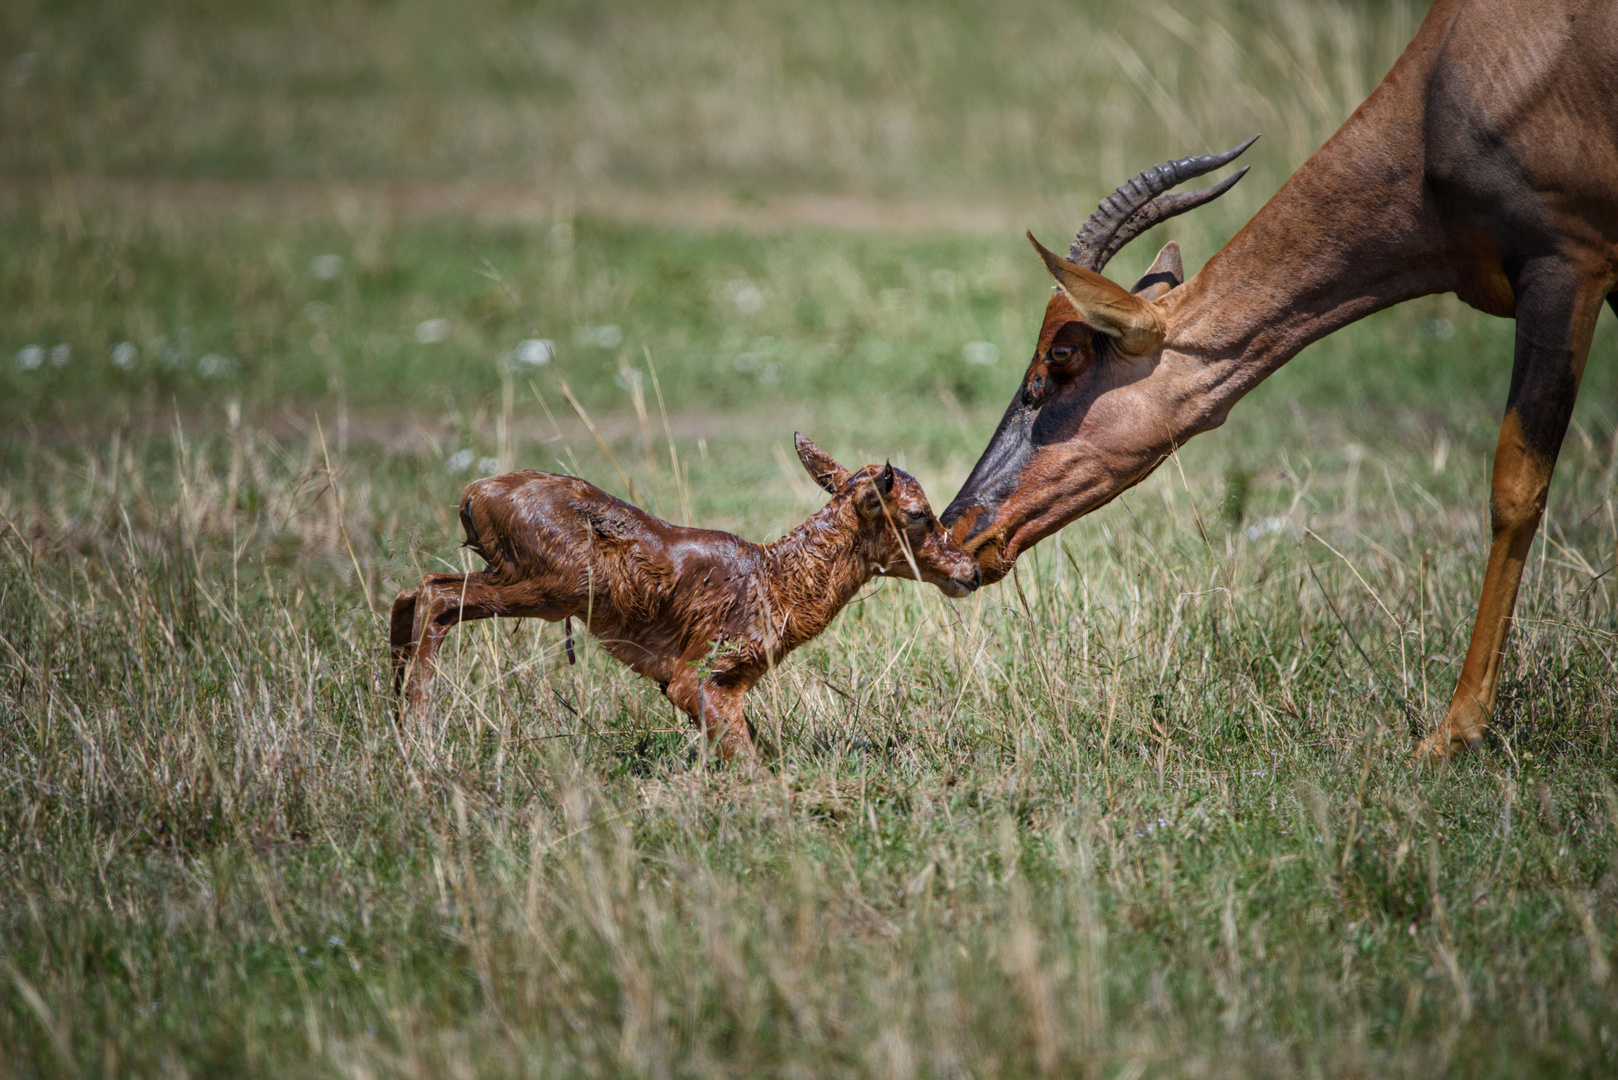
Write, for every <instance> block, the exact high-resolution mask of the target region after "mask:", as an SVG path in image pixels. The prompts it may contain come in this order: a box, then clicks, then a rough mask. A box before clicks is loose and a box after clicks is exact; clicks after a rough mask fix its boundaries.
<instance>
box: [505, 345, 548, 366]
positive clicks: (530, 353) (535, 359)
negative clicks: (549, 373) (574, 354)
mask: <svg viewBox="0 0 1618 1080" xmlns="http://www.w3.org/2000/svg"><path fill="white" fill-rule="evenodd" d="M507 359H508V360H509V361H510V363H511V366H512V367H523V366H526V367H544V366H545V365H546V364H548V363H550V362H551V361H552V360H554V359H556V342H554V341H552V340H551V339H550V338H529V339H527V340H526V341H519V342H518V343H517V347H516V348H515V349H512V350H511V355H510V356H509V357H507Z"/></svg>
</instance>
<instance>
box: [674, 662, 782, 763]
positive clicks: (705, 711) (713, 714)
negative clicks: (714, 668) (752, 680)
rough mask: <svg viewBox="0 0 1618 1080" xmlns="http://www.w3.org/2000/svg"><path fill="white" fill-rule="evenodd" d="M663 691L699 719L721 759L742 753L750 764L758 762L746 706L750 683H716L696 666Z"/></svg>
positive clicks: (677, 677) (676, 704)
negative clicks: (719, 684)
mask: <svg viewBox="0 0 1618 1080" xmlns="http://www.w3.org/2000/svg"><path fill="white" fill-rule="evenodd" d="M663 692H664V693H665V694H667V695H668V699H669V700H670V701H672V702H674V707H675V708H677V709H679V710H680V711H681V712H683V713H685V714H686V715H687V716H689V717H691V719H693V720H695V721H696V722H697V726H698V727H700V728H701V729H702V733H703V735H704V736H705V737H706V738H707V740H708V745H709V746H711V747H713V749H714V752H715V753H717V754H718V755H719V760H721V761H730V760H732V759H733V758H736V757H740V758H741V759H742V760H743V761H746V762H747V763H749V764H757V763H758V750H757V748H756V747H754V745H753V737H752V736H751V735H750V734H748V731H747V717H746V714H745V712H744V710H743V699H744V698H745V697H746V696H747V688H746V687H735V686H716V685H714V683H713V682H712V681H711V680H708V679H702V678H699V677H698V675H697V673H696V671H695V670H692V669H687V670H686V671H684V672H681V673H680V674H679V675H677V676H676V677H675V678H674V679H673V680H671V681H670V682H669V684H668V686H667V687H666V688H665V689H664V691H663Z"/></svg>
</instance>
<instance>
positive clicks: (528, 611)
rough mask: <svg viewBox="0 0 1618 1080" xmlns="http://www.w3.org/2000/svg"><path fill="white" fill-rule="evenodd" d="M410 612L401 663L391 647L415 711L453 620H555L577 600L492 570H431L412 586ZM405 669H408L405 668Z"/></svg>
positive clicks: (397, 611)
mask: <svg viewBox="0 0 1618 1080" xmlns="http://www.w3.org/2000/svg"><path fill="white" fill-rule="evenodd" d="M415 592H416V593H417V596H416V598H415V604H414V607H415V611H414V617H413V619H412V626H411V630H410V634H409V639H408V642H409V643H408V645H407V646H406V649H407V650H409V651H410V652H411V653H412V654H413V655H407V656H406V658H405V660H404V661H403V666H402V667H400V666H398V665H399V664H400V661H399V660H398V659H397V657H398V655H399V653H398V652H395V658H396V659H395V665H396V667H395V671H396V673H397V675H396V677H397V678H399V679H401V680H403V681H404V684H405V699H406V702H407V703H408V705H409V707H410V709H412V710H413V711H417V712H419V711H420V710H421V708H422V706H423V705H424V704H425V703H426V700H427V697H428V693H429V691H430V690H431V688H432V682H433V674H434V671H435V669H436V666H437V665H436V661H437V657H438V649H439V647H440V646H441V645H442V644H443V642H444V635H445V634H447V633H449V631H450V628H451V627H453V626H455V625H456V624H458V623H462V622H467V621H470V620H473V619H492V618H495V617H509V618H537V619H545V620H548V621H550V622H555V621H557V620H559V619H561V618H563V617H565V616H568V615H576V614H578V605H577V604H576V603H575V602H573V600H572V599H571V598H569V599H562V600H556V599H551V598H548V597H546V596H545V595H544V594H543V593H542V592H540V591H539V590H537V589H536V588H535V585H534V583H533V582H531V581H520V582H516V583H502V582H501V581H499V580H498V579H497V578H496V577H495V576H494V575H493V574H491V573H488V572H479V573H473V574H431V575H428V576H427V577H426V578H424V579H423V580H422V583H421V588H420V589H417V590H415ZM404 600H405V597H404V596H402V595H401V596H400V598H399V600H397V601H395V602H394V619H395V621H394V624H393V633H394V635H395V640H396V641H397V635H398V633H399V628H400V624H401V623H402V622H403V617H402V615H401V612H400V605H401V604H402V603H403V602H404ZM405 669H408V674H407V673H406V670H405Z"/></svg>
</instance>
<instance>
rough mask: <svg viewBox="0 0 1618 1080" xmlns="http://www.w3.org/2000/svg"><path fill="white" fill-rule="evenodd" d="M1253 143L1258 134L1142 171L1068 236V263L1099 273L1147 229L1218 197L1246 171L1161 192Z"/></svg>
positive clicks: (1231, 158)
mask: <svg viewBox="0 0 1618 1080" xmlns="http://www.w3.org/2000/svg"><path fill="white" fill-rule="evenodd" d="M1257 141H1258V136H1257V135H1254V136H1253V137H1252V138H1251V139H1248V140H1247V141H1246V142H1244V143H1241V144H1240V145H1238V146H1233V147H1231V148H1230V149H1229V150H1226V151H1225V152H1224V153H1222V154H1203V155H1201V156H1198V157H1185V158H1181V159H1180V160H1178V161H1166V162H1164V163H1163V164H1161V165H1156V166H1153V167H1152V168H1150V169H1147V170H1146V171H1145V172H1143V173H1141V174H1140V175H1139V176H1137V177H1135V178H1134V179H1133V180H1131V181H1129V182H1128V183H1127V184H1124V185H1123V186H1121V187H1119V188H1118V190H1117V191H1114V192H1113V193H1112V194H1111V195H1108V196H1107V197H1106V198H1105V199H1103V200H1101V205H1100V206H1098V207H1096V212H1095V213H1093V214H1091V215H1090V220H1088V221H1086V222H1085V223H1084V227H1083V228H1081V229H1080V230H1079V233H1078V235H1077V236H1075V237H1074V238H1073V244H1072V246H1071V247H1069V248H1068V251H1067V258H1068V261H1069V262H1071V263H1073V264H1074V265H1076V266H1082V267H1084V268H1085V269H1086V270H1094V271H1096V272H1097V273H1100V272H1101V269H1102V268H1103V267H1104V266H1106V265H1107V263H1108V262H1109V261H1111V259H1112V257H1113V256H1114V255H1116V254H1118V252H1119V251H1120V250H1122V248H1123V246H1124V245H1125V244H1127V243H1129V242H1130V241H1131V240H1133V239H1135V237H1137V236H1139V235H1140V234H1141V233H1143V232H1145V231H1146V230H1147V229H1150V228H1152V227H1153V226H1154V225H1158V224H1160V223H1162V222H1164V221H1167V220H1168V219H1169V218H1171V217H1174V216H1176V215H1178V214H1183V213H1185V212H1186V211H1187V210H1194V209H1196V208H1197V207H1199V206H1201V205H1202V204H1203V203H1205V202H1210V201H1212V200H1214V199H1217V198H1219V196H1221V195H1223V194H1224V193H1225V192H1227V191H1229V190H1230V189H1231V188H1232V187H1234V186H1235V184H1236V182H1237V181H1238V180H1240V179H1241V178H1242V177H1244V176H1246V175H1247V169H1246V168H1242V169H1241V170H1239V171H1238V172H1236V173H1235V174H1234V175H1232V176H1229V177H1226V178H1225V179H1224V180H1221V181H1220V182H1219V183H1217V184H1214V185H1213V186H1212V187H1205V188H1202V189H1201V190H1199V191H1183V192H1180V193H1179V194H1177V195H1166V194H1164V192H1166V191H1168V190H1170V189H1171V188H1175V187H1178V186H1179V185H1181V184H1183V183H1185V182H1186V181H1187V180H1190V179H1192V178H1193V177H1197V176H1201V175H1202V174H1203V173H1210V172H1213V171H1214V170H1215V169H1219V168H1223V167H1224V166H1226V165H1229V164H1230V163H1231V162H1232V161H1235V160H1236V159H1237V158H1239V157H1241V155H1242V152H1243V151H1245V150H1246V149H1247V148H1248V147H1249V146H1252V145H1253V143H1255V142H1257Z"/></svg>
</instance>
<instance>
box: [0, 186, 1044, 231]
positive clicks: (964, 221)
mask: <svg viewBox="0 0 1618 1080" xmlns="http://www.w3.org/2000/svg"><path fill="white" fill-rule="evenodd" d="M41 204H43V205H48V206H51V205H53V207H54V209H55V211H56V213H57V214H58V215H69V216H76V215H79V214H82V213H86V212H112V213H115V214H117V215H118V216H119V217H121V218H124V219H126V220H127V219H134V220H143V219H144V220H156V221H164V220H184V221H187V222H195V221H198V220H199V219H200V220H230V221H241V220H254V219H259V220H262V219H286V218H295V219H299V220H305V221H308V220H320V219H323V218H330V217H335V218H338V219H339V220H342V219H348V218H353V217H356V216H365V215H381V216H384V217H387V218H390V219H393V220H401V221H424V220H444V219H454V220H459V221H473V222H477V223H478V224H482V225H505V224H526V223H532V224H550V223H552V222H555V221H559V220H567V219H569V218H572V217H574V216H576V215H579V214H587V215H594V216H599V217H604V218H610V219H615V220H620V221H628V222H645V223H647V224H657V225H659V226H664V227H667V226H675V227H681V228H694V229H737V230H742V231H745V232H758V233H771V232H776V231H783V230H787V229H796V228H802V227H806V226H807V227H812V228H829V229H851V230H856V231H866V232H900V233H918V232H950V233H960V234H967V235H992V234H998V233H1002V232H1004V231H1005V230H1006V229H1008V228H1010V227H1011V226H1012V225H1013V224H1014V223H1015V222H1016V221H1017V220H1018V219H1019V217H1018V215H1019V207H1018V206H1014V205H1012V204H1010V203H1008V202H1006V201H1004V200H1000V201H995V202H989V201H985V202H982V203H974V204H967V203H951V202H944V201H939V202H931V201H918V200H905V199H877V198H870V197H865V196H859V195H802V194H795V195H780V196H750V197H748V198H746V199H740V198H737V197H735V196H732V195H726V194H724V193H722V192H718V191H693V190H682V191H678V192H662V191H635V190H630V189H624V188H616V187H600V188H591V189H589V190H582V191H578V190H562V189H555V188H546V187H542V186H537V185H535V186H513V185H500V184H485V183H479V182H477V181H471V180H457V181H450V182H444V183H423V182H408V183H403V182H394V183H386V182H384V183H367V184H353V183H348V182H345V181H334V182H331V183H321V182H317V181H297V180H267V181H257V180H185V179H165V178H145V177H138V178H137V177H108V176H95V175H89V174H81V175H74V176H59V177H55V178H44V177H23V178H16V177H12V178H4V179H0V213H4V214H6V215H15V214H17V213H20V212H22V211H23V209H24V208H25V207H27V206H31V205H41Z"/></svg>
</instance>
